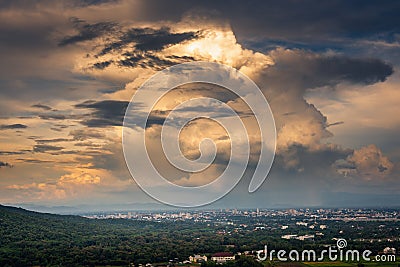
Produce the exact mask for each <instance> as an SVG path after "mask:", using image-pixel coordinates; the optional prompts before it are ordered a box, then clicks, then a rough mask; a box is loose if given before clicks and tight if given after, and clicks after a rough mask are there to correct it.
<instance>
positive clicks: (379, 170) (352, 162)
mask: <svg viewBox="0 0 400 267" xmlns="http://www.w3.org/2000/svg"><path fill="white" fill-rule="evenodd" d="M335 165H336V168H337V171H338V172H339V173H341V174H344V175H345V176H353V175H356V176H358V177H361V178H363V179H365V180H372V179H379V178H384V177H386V176H387V175H389V174H390V173H391V172H392V170H393V167H394V165H393V163H392V162H391V161H390V160H389V159H388V158H387V157H386V156H384V155H383V154H382V151H381V150H380V149H379V148H377V147H376V146H375V145H369V146H366V147H362V148H360V149H357V150H354V152H353V153H352V154H351V155H349V156H348V157H347V158H346V160H341V161H338V162H336V164H335Z"/></svg>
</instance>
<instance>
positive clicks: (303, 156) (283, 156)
mask: <svg viewBox="0 0 400 267" xmlns="http://www.w3.org/2000/svg"><path fill="white" fill-rule="evenodd" d="M352 152H353V150H352V149H343V148H340V147H324V148H321V149H319V150H312V149H310V148H309V147H307V146H304V145H301V144H292V145H290V146H289V147H288V148H287V149H285V150H284V151H280V152H279V153H277V154H276V156H275V164H276V167H279V168H280V170H286V171H289V172H293V171H295V172H298V171H306V172H308V173H313V174H314V175H315V172H322V173H328V172H329V169H330V168H331V166H332V164H336V162H338V161H339V160H340V159H343V158H346V157H347V156H348V155H350V154H351V153H352ZM291 161H292V162H294V161H295V162H296V165H293V166H290V167H288V164H287V162H291ZM343 164H344V163H343ZM315 166H318V168H316V167H315Z"/></svg>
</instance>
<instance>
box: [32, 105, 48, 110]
mask: <svg viewBox="0 0 400 267" xmlns="http://www.w3.org/2000/svg"><path fill="white" fill-rule="evenodd" d="M31 107H33V108H39V109H43V110H52V108H51V107H49V106H46V105H42V104H35V105H32V106H31Z"/></svg>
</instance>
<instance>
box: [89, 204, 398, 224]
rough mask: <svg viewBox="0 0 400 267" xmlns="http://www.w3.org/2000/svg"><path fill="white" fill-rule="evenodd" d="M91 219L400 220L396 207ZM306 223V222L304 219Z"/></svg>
mask: <svg viewBox="0 0 400 267" xmlns="http://www.w3.org/2000/svg"><path fill="white" fill-rule="evenodd" d="M84 217H87V218H92V219H132V220H144V221H156V222H157V221H193V222H219V223H229V224H234V222H233V220H234V219H235V218H236V219H239V218H243V219H246V218H256V217H267V218H287V217H291V218H299V219H300V218H302V219H309V220H316V219H318V220H342V221H400V213H399V212H398V210H378V209H376V210H375V209H282V210H272V209H265V210H260V209H258V208H257V209H249V210H238V209H220V210H191V211H129V212H118V213H96V214H89V215H85V216H84ZM304 223H307V222H304Z"/></svg>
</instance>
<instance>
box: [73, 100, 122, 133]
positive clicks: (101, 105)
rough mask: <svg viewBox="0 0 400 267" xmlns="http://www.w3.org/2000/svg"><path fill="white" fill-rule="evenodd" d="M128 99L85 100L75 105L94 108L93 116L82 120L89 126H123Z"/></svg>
mask: <svg viewBox="0 0 400 267" xmlns="http://www.w3.org/2000/svg"><path fill="white" fill-rule="evenodd" d="M128 104H129V102H128V101H119V100H103V101H97V102H96V101H91V100H88V101H85V102H83V103H81V104H77V105H75V107H77V108H86V109H90V110H93V112H92V114H91V116H92V118H88V119H85V120H83V121H82V124H84V125H86V126H89V127H107V126H121V125H122V122H123V119H124V115H125V110H126V108H127V106H128Z"/></svg>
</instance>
